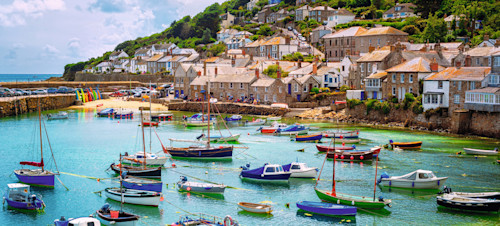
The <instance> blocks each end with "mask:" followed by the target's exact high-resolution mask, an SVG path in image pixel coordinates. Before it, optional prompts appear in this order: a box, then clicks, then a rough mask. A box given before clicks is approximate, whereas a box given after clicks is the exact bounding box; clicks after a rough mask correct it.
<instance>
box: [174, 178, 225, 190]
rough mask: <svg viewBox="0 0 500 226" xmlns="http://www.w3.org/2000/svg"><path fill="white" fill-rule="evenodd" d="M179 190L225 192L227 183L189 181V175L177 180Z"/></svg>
mask: <svg viewBox="0 0 500 226" xmlns="http://www.w3.org/2000/svg"><path fill="white" fill-rule="evenodd" d="M177 187H178V188H179V191H190V192H197V193H224V190H225V189H226V187H227V186H226V185H223V184H210V183H200V182H192V181H188V179H187V177H185V176H181V180H180V181H179V182H177Z"/></svg>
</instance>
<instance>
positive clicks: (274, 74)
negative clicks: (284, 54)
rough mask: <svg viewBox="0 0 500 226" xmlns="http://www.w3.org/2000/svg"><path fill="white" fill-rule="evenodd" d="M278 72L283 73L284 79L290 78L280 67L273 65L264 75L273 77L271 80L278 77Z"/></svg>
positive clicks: (265, 70)
mask: <svg viewBox="0 0 500 226" xmlns="http://www.w3.org/2000/svg"><path fill="white" fill-rule="evenodd" d="M278 70H280V71H281V77H282V78H284V77H286V76H288V72H284V71H283V70H282V69H281V67H280V66H279V65H276V64H273V65H269V67H267V68H266V69H264V71H263V72H262V73H264V74H265V75H267V76H269V77H271V78H277V77H278Z"/></svg>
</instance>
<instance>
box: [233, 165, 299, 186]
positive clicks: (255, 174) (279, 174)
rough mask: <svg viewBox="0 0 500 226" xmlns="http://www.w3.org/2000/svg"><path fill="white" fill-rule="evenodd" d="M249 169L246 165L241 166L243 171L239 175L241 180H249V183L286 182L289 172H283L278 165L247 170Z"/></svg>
mask: <svg viewBox="0 0 500 226" xmlns="http://www.w3.org/2000/svg"><path fill="white" fill-rule="evenodd" d="M247 167H250V165H249V164H247V166H246V167H244V166H242V167H241V168H242V169H243V170H242V171H241V173H240V178H241V179H246V180H251V181H263V182H285V183H287V182H288V179H289V178H290V175H291V174H292V173H291V172H285V171H284V170H283V167H282V166H281V165H278V164H267V163H266V164H264V166H262V167H259V168H257V169H248V168H247Z"/></svg>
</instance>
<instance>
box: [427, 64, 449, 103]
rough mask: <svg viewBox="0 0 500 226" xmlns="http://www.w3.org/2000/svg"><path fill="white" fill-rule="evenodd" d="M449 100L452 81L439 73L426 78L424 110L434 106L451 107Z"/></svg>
mask: <svg viewBox="0 0 500 226" xmlns="http://www.w3.org/2000/svg"><path fill="white" fill-rule="evenodd" d="M437 74H440V73H437ZM449 102H450V81H448V80H446V79H445V78H444V77H443V76H439V75H438V76H433V75H431V76H429V77H428V78H426V79H425V80H424V93H423V97H422V106H423V107H424V111H426V110H428V109H433V108H449V106H450V105H449Z"/></svg>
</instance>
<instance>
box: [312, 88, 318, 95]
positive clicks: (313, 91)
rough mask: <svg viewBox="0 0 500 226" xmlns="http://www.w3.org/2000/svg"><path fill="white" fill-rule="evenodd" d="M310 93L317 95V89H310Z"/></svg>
mask: <svg viewBox="0 0 500 226" xmlns="http://www.w3.org/2000/svg"><path fill="white" fill-rule="evenodd" d="M311 93H314V94H318V93H319V88H317V87H314V88H312V89H311Z"/></svg>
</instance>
